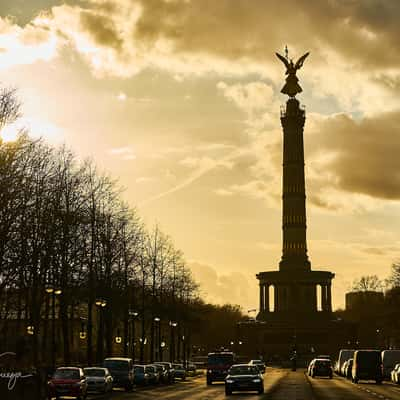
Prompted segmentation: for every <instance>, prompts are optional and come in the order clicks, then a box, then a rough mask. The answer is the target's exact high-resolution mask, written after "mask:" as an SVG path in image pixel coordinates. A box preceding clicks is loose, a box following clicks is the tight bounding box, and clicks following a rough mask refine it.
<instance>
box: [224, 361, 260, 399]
mask: <svg viewBox="0 0 400 400" xmlns="http://www.w3.org/2000/svg"><path fill="white" fill-rule="evenodd" d="M253 390H254V391H257V393H258V394H262V393H264V380H263V376H262V374H261V373H260V370H259V369H258V368H257V367H256V366H254V365H249V364H234V365H232V366H231V367H230V368H229V370H228V375H227V376H226V378H225V394H226V395H227V396H229V395H231V394H232V393H233V392H235V391H246V392H248V391H253Z"/></svg>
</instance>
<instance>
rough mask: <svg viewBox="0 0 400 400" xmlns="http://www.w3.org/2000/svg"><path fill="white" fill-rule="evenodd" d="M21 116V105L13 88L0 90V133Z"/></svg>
mask: <svg viewBox="0 0 400 400" xmlns="http://www.w3.org/2000/svg"><path fill="white" fill-rule="evenodd" d="M20 116H21V103H20V101H19V99H18V97H17V90H16V89H15V88H1V89H0V132H1V131H2V130H3V128H4V127H5V126H6V125H8V124H12V123H13V122H15V121H16V120H17V119H18V118H19V117H20Z"/></svg>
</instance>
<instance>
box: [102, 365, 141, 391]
mask: <svg viewBox="0 0 400 400" xmlns="http://www.w3.org/2000/svg"><path fill="white" fill-rule="evenodd" d="M103 367H104V368H107V369H108V370H109V371H110V374H111V376H112V378H113V387H122V388H124V389H125V390H126V391H130V390H132V389H133V388H134V386H135V385H134V383H135V375H134V371H133V360H132V358H126V357H109V358H106V359H104V361H103Z"/></svg>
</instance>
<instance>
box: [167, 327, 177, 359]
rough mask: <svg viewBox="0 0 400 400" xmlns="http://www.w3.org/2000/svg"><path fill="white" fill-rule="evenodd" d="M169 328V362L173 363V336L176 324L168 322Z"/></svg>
mask: <svg viewBox="0 0 400 400" xmlns="http://www.w3.org/2000/svg"><path fill="white" fill-rule="evenodd" d="M169 326H170V327H171V341H170V342H171V344H170V348H169V361H170V362H174V361H175V335H174V328H176V327H177V326H178V323H177V322H175V321H169Z"/></svg>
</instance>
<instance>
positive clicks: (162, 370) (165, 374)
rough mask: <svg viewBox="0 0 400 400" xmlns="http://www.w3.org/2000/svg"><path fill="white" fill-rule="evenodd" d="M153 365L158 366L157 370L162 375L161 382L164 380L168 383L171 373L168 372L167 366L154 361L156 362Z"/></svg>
mask: <svg viewBox="0 0 400 400" xmlns="http://www.w3.org/2000/svg"><path fill="white" fill-rule="evenodd" d="M152 365H154V366H155V367H156V369H157V372H158V373H159V375H160V382H162V383H168V381H169V374H168V370H167V368H166V367H165V366H164V365H162V364H158V363H154V364H152Z"/></svg>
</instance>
